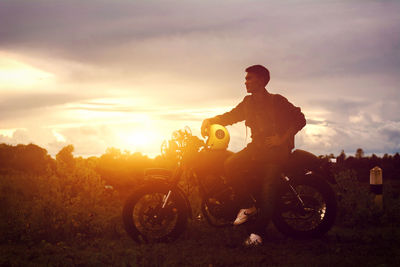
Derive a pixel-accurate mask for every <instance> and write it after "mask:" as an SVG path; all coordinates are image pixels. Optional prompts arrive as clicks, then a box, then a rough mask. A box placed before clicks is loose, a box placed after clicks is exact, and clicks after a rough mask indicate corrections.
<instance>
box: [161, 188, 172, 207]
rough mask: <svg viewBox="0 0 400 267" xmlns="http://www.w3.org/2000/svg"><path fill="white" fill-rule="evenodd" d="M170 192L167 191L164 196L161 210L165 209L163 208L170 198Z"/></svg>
mask: <svg viewBox="0 0 400 267" xmlns="http://www.w3.org/2000/svg"><path fill="white" fill-rule="evenodd" d="M171 192H172V191H171V190H168V193H167V194H166V195H164V197H163V201H162V207H161V208H162V209H163V208H165V206H166V205H167V203H168V200H169V197H170V196H171Z"/></svg>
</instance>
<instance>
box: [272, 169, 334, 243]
mask: <svg viewBox="0 0 400 267" xmlns="http://www.w3.org/2000/svg"><path fill="white" fill-rule="evenodd" d="M291 185H292V186H293V189H294V190H295V192H297V194H298V195H297V194H296V193H295V192H294V191H293V190H292V189H291V188H290V187H289V186H287V185H286V186H283V187H281V188H280V189H279V191H278V197H277V202H276V204H277V205H276V209H275V213H274V219H273V221H274V224H275V226H276V227H277V228H278V229H279V230H280V231H281V232H282V233H284V234H286V235H288V236H291V237H294V238H312V237H319V236H321V235H323V234H325V233H326V232H327V231H328V230H329V229H330V228H331V227H332V225H333V223H334V221H335V217H336V198H335V194H334V192H333V190H332V189H331V187H330V186H329V184H327V183H326V182H325V181H324V180H321V178H318V177H316V176H313V175H307V177H305V178H304V179H303V180H302V181H298V182H296V181H291Z"/></svg>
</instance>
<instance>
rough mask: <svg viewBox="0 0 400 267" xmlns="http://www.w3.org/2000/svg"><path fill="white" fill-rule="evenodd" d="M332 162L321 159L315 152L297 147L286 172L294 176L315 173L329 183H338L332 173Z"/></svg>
mask: <svg viewBox="0 0 400 267" xmlns="http://www.w3.org/2000/svg"><path fill="white" fill-rule="evenodd" d="M331 164H332V163H330V162H329V161H327V160H324V159H320V158H318V157H317V156H315V155H314V154H312V153H310V152H307V151H305V150H301V149H296V150H295V151H294V152H293V153H292V154H291V155H290V158H289V161H288V164H287V166H286V172H287V173H289V174H290V175H292V176H300V177H301V176H302V175H304V174H310V173H313V174H315V175H317V176H319V177H321V178H323V179H325V180H326V181H328V182H329V183H332V184H336V181H335V178H334V176H333V173H332V166H331Z"/></svg>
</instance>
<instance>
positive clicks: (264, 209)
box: [247, 163, 281, 237]
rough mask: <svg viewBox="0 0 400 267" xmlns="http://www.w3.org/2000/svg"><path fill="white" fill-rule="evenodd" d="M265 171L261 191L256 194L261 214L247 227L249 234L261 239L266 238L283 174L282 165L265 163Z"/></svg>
mask: <svg viewBox="0 0 400 267" xmlns="http://www.w3.org/2000/svg"><path fill="white" fill-rule="evenodd" d="M260 164H263V163H260ZM263 169H264V175H263V177H261V181H260V183H261V184H260V189H259V190H258V192H257V193H256V200H257V206H258V207H259V208H260V213H258V215H257V217H256V218H255V219H254V221H251V222H249V223H248V225H247V232H248V233H249V234H257V235H259V236H261V237H264V236H265V233H266V228H267V226H268V224H269V222H270V220H271V218H272V215H273V212H274V207H275V198H276V185H277V183H278V181H279V175H280V174H281V165H280V164H265V163H264V167H263Z"/></svg>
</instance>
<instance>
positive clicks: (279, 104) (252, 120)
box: [210, 90, 306, 150]
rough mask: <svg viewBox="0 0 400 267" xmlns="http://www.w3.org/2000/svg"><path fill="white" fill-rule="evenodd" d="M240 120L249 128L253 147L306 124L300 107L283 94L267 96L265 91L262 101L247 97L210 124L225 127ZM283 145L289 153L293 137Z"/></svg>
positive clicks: (297, 129) (212, 119)
mask: <svg viewBox="0 0 400 267" xmlns="http://www.w3.org/2000/svg"><path fill="white" fill-rule="evenodd" d="M243 120H245V124H246V126H248V127H250V129H251V133H252V134H251V137H252V143H255V144H263V142H264V140H265V137H267V136H272V135H275V134H278V135H283V134H285V133H286V131H287V130H288V129H289V128H291V127H293V129H294V130H295V131H296V133H297V132H298V131H300V130H301V129H302V128H303V127H304V126H305V125H306V120H305V117H304V114H303V113H302V112H301V110H300V108H299V107H295V106H294V105H293V104H291V103H290V102H289V101H288V100H287V99H286V98H285V97H283V96H282V95H279V94H270V93H268V92H267V91H266V90H265V92H264V94H263V97H262V99H261V101H256V100H255V98H254V96H253V95H247V96H245V97H244V99H243V101H242V102H240V103H239V104H238V105H237V106H236V107H235V108H233V109H232V110H231V111H229V112H226V113H224V114H222V115H218V116H215V117H213V118H211V119H210V122H211V123H217V124H221V125H224V126H225V125H230V124H234V123H236V122H239V121H243ZM283 146H284V147H287V148H288V149H290V150H292V149H293V148H294V136H293V137H292V138H289V141H288V143H286V144H284V145H283Z"/></svg>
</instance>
